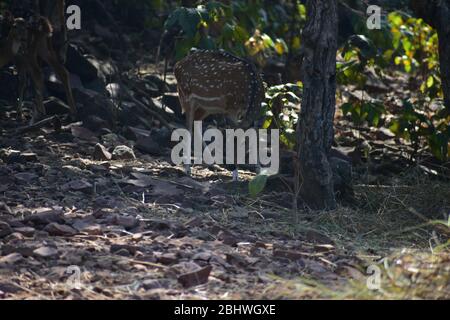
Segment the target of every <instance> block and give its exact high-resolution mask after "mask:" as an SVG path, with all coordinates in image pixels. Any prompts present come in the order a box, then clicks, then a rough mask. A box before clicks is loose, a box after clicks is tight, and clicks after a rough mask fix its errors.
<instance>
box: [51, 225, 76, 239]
mask: <svg viewBox="0 0 450 320" xmlns="http://www.w3.org/2000/svg"><path fill="white" fill-rule="evenodd" d="M44 231H47V232H48V234H49V235H51V236H55V237H70V236H73V235H75V234H77V231H76V230H75V229H73V228H72V227H70V226H68V225H63V224H59V223H51V224H49V225H48V226H46V227H45V228H44Z"/></svg>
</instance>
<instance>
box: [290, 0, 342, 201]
mask: <svg viewBox="0 0 450 320" xmlns="http://www.w3.org/2000/svg"><path fill="white" fill-rule="evenodd" d="M337 8H338V6H337V0H327V1H323V0H308V1H307V3H306V10H307V14H308V19H307V23H306V26H305V28H304V30H303V36H302V40H303V48H302V55H303V62H302V68H301V78H302V81H303V102H302V108H301V112H300V119H299V125H298V128H297V131H298V141H299V145H298V161H299V171H300V177H299V178H300V180H301V181H300V195H301V197H302V199H303V200H304V201H305V202H306V204H307V205H308V206H309V207H311V208H313V209H334V208H335V207H336V199H335V195H334V188H333V173H332V170H331V167H330V164H329V161H328V155H329V152H330V150H331V145H332V142H333V138H334V128H333V120H334V114H335V107H336V106H335V105H336V97H335V95H336V54H337V38H338V9H337Z"/></svg>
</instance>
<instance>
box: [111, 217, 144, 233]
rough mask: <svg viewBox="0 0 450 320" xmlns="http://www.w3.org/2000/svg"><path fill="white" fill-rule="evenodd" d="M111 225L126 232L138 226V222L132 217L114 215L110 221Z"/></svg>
mask: <svg viewBox="0 0 450 320" xmlns="http://www.w3.org/2000/svg"><path fill="white" fill-rule="evenodd" d="M112 223H113V224H115V225H119V226H122V227H124V228H125V229H127V230H130V229H133V228H135V227H137V226H138V225H139V220H138V219H136V218H134V217H127V216H121V215H116V216H114V217H113V219H112Z"/></svg>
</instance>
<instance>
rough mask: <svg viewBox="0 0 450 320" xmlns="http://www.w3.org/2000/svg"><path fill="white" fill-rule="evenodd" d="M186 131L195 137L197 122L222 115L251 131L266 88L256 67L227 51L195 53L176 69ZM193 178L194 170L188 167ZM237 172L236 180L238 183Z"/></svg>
mask: <svg viewBox="0 0 450 320" xmlns="http://www.w3.org/2000/svg"><path fill="white" fill-rule="evenodd" d="M174 73H175V77H176V79H177V82H178V95H179V99H180V104H181V108H182V110H183V112H184V113H185V114H186V127H187V129H188V130H189V133H190V134H191V137H193V123H194V121H202V120H204V119H205V118H206V117H208V116H209V115H214V114H222V115H225V116H226V117H227V118H228V119H230V120H231V121H232V122H233V123H234V124H235V125H236V126H239V127H242V128H248V127H250V126H251V125H252V124H254V122H255V121H256V120H257V118H258V116H259V114H260V110H261V103H262V102H263V100H264V85H263V81H262V78H261V76H260V74H259V72H258V71H257V69H256V67H255V66H254V65H253V64H252V63H250V62H248V61H246V60H244V59H241V58H238V57H236V56H234V55H232V54H230V53H227V52H225V51H223V50H221V51H208V50H195V51H193V52H191V54H189V55H188V56H187V57H185V58H184V59H182V60H181V61H179V62H178V63H177V64H176V65H175V69H174ZM186 172H187V174H190V166H189V165H187V166H186ZM237 178H238V176H237V168H236V169H235V170H234V172H233V180H237Z"/></svg>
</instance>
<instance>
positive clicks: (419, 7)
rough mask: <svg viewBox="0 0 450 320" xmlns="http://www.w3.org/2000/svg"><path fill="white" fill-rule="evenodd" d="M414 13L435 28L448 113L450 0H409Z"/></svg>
mask: <svg viewBox="0 0 450 320" xmlns="http://www.w3.org/2000/svg"><path fill="white" fill-rule="evenodd" d="M411 8H412V9H413V11H414V13H415V14H416V15H417V16H418V17H420V18H422V19H423V20H424V21H425V22H426V23H428V24H429V25H430V26H432V27H433V28H435V29H436V30H437V33H438V36H439V60H440V65H441V78H442V91H443V92H444V101H445V106H446V108H447V110H448V112H449V114H450V0H411Z"/></svg>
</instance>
